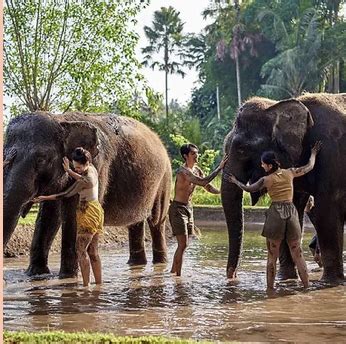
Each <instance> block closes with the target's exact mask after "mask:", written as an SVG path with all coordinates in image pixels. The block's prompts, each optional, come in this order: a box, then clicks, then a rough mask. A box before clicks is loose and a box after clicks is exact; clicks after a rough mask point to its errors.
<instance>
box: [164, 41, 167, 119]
mask: <svg viewBox="0 0 346 344" xmlns="http://www.w3.org/2000/svg"><path fill="white" fill-rule="evenodd" d="M164 59H165V95H166V121H167V125H168V43H167V40H166V43H165V56H164Z"/></svg>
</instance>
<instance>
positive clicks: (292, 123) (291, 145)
mask: <svg viewBox="0 0 346 344" xmlns="http://www.w3.org/2000/svg"><path fill="white" fill-rule="evenodd" d="M316 141H322V149H321V151H320V152H319V154H318V156H317V160H316V165H315V168H314V169H313V170H312V171H311V172H309V173H308V174H307V175H306V176H304V177H300V178H297V179H295V181H294V188H295V191H294V200H293V201H294V204H295V205H296V207H297V210H298V213H299V216H300V220H301V223H302V218H303V213H304V207H305V204H306V201H307V199H308V197H309V195H313V196H314V198H315V207H316V214H317V218H316V230H317V233H318V238H319V242H320V246H321V254H322V261H323V267H324V271H323V276H322V279H323V280H326V281H329V282H340V281H343V280H344V272H343V233H344V222H345V217H346V178H345V171H346V94H325V93H320V94H305V95H303V96H301V97H299V98H297V99H288V100H283V101H279V102H277V101H273V100H269V99H265V98H259V97H255V98H252V99H250V100H248V101H246V102H245V103H244V104H243V105H242V106H241V107H240V109H239V111H238V114H237V117H236V120H235V124H234V127H233V129H232V131H231V132H230V133H229V134H228V135H227V136H226V138H225V153H227V154H229V156H230V159H229V161H228V163H227V165H226V166H225V169H224V171H225V173H227V174H229V173H232V174H234V175H235V176H236V177H237V178H238V179H239V180H241V181H242V182H243V183H247V182H250V183H253V182H255V181H257V180H258V179H259V178H260V177H262V176H263V175H264V171H263V169H262V168H261V164H260V157H261V154H262V153H263V152H264V151H267V150H273V151H274V152H276V153H277V155H278V157H279V161H280V162H281V165H282V167H283V168H288V167H293V166H302V165H304V164H306V163H307V161H308V158H309V156H310V152H311V147H312V145H313V144H314V143H315V142H316ZM221 195H222V204H223V208H224V212H225V216H226V221H227V227H228V233H229V255H228V264H227V275H228V277H229V278H234V277H235V276H236V270H237V267H238V263H239V256H240V254H241V245H242V233H243V214H242V191H241V190H240V189H239V188H238V187H237V186H236V185H235V184H232V183H230V182H229V181H227V180H225V179H223V181H222V186H221ZM259 197H260V194H259V193H255V194H252V195H251V198H252V203H253V204H256V202H257V200H258V198H259ZM288 252H289V251H288V249H287V244H285V243H283V245H282V247H281V253H280V272H281V276H282V277H283V278H287V277H292V275H293V276H294V274H295V270H294V264H293V261H292V259H291V257H290V256H289V253H288Z"/></svg>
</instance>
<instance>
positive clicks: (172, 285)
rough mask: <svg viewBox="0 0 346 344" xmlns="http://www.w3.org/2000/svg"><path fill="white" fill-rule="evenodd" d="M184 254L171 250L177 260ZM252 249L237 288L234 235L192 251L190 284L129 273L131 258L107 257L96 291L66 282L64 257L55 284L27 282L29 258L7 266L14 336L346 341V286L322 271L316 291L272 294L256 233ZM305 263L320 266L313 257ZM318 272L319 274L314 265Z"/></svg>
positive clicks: (205, 241) (143, 270)
mask: <svg viewBox="0 0 346 344" xmlns="http://www.w3.org/2000/svg"><path fill="white" fill-rule="evenodd" d="M309 237H311V235H309V236H307V237H306V239H305V243H304V247H306V248H307V242H308V241H309ZM174 248H175V247H174V245H171V247H170V257H172V255H173V252H174ZM243 250H244V251H243V257H242V265H241V270H240V272H239V281H238V282H237V283H234V282H232V283H230V282H229V281H228V280H227V279H226V278H225V267H226V259H227V234H226V232H225V231H204V235H203V237H202V239H201V240H200V241H194V242H193V243H192V244H191V246H190V247H189V250H188V251H187V254H186V257H185V261H184V266H183V276H182V277H180V278H179V277H176V276H174V275H172V274H170V273H169V266H166V265H165V264H160V265H156V266H153V265H150V264H148V265H147V266H142V267H128V266H127V265H126V261H127V252H126V251H125V250H123V251H121V252H118V253H115V252H114V251H113V250H112V251H104V252H102V260H103V270H104V277H105V282H104V284H103V285H102V286H97V287H96V286H92V287H91V288H89V289H85V288H83V287H81V284H78V283H77V280H76V279H65V280H59V279H57V277H56V274H57V271H58V266H59V257H58V256H51V257H50V265H51V267H52V268H53V271H54V272H53V275H52V276H51V277H52V278H50V279H45V280H32V279H30V278H28V277H27V276H25V274H24V270H23V267H25V266H26V264H27V262H26V261H24V259H6V260H5V271H4V276H5V279H6V282H7V284H6V285H5V288H4V327H5V329H8V330H39V329H47V328H50V329H63V330H66V331H77V330H83V329H87V330H90V331H102V332H108V331H111V332H114V333H116V334H119V335H145V334H151V335H167V336H179V337H183V338H189V337H191V338H195V339H203V338H204V339H210V340H241V341H263V340H265V341H278V340H285V339H287V338H292V340H296V341H310V340H311V338H318V340H319V341H328V340H333V341H334V342H336V341H338V340H342V339H343V336H344V335H345V334H346V319H345V314H346V312H345V311H346V309H345V301H346V296H345V289H344V286H339V287H335V288H326V287H325V286H323V285H322V284H320V283H319V282H318V281H317V280H318V278H319V275H320V272H316V273H313V274H311V275H310V276H311V278H312V279H313V285H312V287H311V288H310V289H309V290H308V291H303V289H302V287H301V284H300V283H299V282H297V281H292V280H291V281H285V282H280V283H279V285H278V288H277V290H276V291H275V293H273V294H272V295H268V294H267V293H266V291H265V265H266V261H265V258H266V252H265V250H264V239H263V238H262V237H260V235H259V234H258V233H256V232H248V233H246V235H245V244H244V249H243ZM305 256H306V257H308V258H311V257H310V256H309V252H305ZM308 266H309V269H310V270H311V269H312V268H315V267H316V265H315V264H314V263H313V262H312V261H311V259H310V261H309V259H308ZM46 277H47V276H46ZM321 302H323V307H321ZM293 338H294V339H293Z"/></svg>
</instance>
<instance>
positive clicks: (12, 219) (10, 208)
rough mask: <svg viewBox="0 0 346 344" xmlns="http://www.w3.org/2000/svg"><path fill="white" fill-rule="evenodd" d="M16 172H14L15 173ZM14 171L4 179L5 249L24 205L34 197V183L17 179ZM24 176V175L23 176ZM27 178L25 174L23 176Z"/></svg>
mask: <svg viewBox="0 0 346 344" xmlns="http://www.w3.org/2000/svg"><path fill="white" fill-rule="evenodd" d="M13 172H14V171H13ZM13 172H12V171H11V172H10V173H8V174H7V175H6V176H5V179H4V196H3V201H4V208H3V212H4V222H3V226H4V227H3V248H4V249H5V248H6V245H7V244H8V242H9V240H10V238H11V236H12V234H13V231H14V229H15V228H16V226H17V223H18V219H19V216H20V214H21V210H22V207H23V205H25V204H26V203H27V202H28V201H29V200H30V199H31V198H32V197H33V195H34V191H35V188H34V181H30V182H28V183H27V182H26V181H24V180H23V177H22V178H16V177H14V175H15V174H16V173H13ZM22 175H23V174H22ZM23 176H25V174H24V175H23Z"/></svg>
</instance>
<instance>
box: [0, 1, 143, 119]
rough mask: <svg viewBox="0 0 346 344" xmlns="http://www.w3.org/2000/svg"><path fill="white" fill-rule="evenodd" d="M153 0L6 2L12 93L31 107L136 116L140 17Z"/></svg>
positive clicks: (8, 87)
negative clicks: (136, 19) (148, 1)
mask: <svg viewBox="0 0 346 344" xmlns="http://www.w3.org/2000/svg"><path fill="white" fill-rule="evenodd" d="M146 3H147V1H140V0H137V1H126V2H123V1H103V0H95V1H87V2H86V1H68V0H67V1H64V2H61V1H60V2H59V1H33V0H25V1H23V0H21V1H16V2H15V3H14V2H13V1H11V0H6V6H5V9H4V21H5V25H4V26H5V41H4V53H5V54H4V55H5V61H4V80H5V92H6V94H7V95H9V96H10V97H12V98H16V99H17V103H18V104H23V105H25V107H26V108H27V109H28V110H30V111H35V110H44V111H56V110H58V111H67V110H81V111H110V110H112V111H120V112H121V113H124V114H128V115H131V114H132V113H133V112H134V111H136V110H137V107H138V104H136V100H135V92H136V90H137V89H138V84H139V83H140V81H141V80H142V76H141V75H140V74H139V63H138V61H137V60H136V58H135V54H134V49H135V46H136V44H137V41H138V35H137V34H136V33H135V31H134V24H135V16H136V14H137V13H138V12H139V10H140V9H141V8H142V7H143V6H145V5H146ZM100 18H102V20H100Z"/></svg>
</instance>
